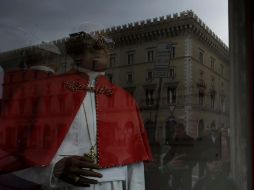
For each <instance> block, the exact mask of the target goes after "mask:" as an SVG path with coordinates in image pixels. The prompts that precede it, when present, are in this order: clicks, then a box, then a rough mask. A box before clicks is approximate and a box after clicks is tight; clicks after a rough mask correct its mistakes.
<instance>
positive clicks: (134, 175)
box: [15, 69, 145, 190]
mask: <svg viewBox="0 0 254 190" xmlns="http://www.w3.org/2000/svg"><path fill="white" fill-rule="evenodd" d="M79 70H80V71H84V72H86V73H87V74H88V75H89V81H90V82H89V85H91V86H94V82H95V78H96V77H97V76H98V75H99V74H102V73H99V72H92V71H88V70H84V69H79ZM89 134H90V135H89ZM95 143H96V109H95V95H94V93H93V92H87V95H86V97H85V98H84V100H83V103H82V105H81V106H80V108H79V111H78V113H77V115H76V117H75V119H74V121H73V123H72V125H71V127H70V129H69V132H68V133H67V135H66V137H65V138H64V140H63V142H62V144H61V146H60V148H59V149H58V151H57V153H56V155H55V157H54V158H53V160H52V162H51V164H50V165H49V166H47V167H43V168H29V169H26V170H22V171H18V172H15V175H17V176H19V177H21V178H23V179H26V180H28V181H33V182H35V183H39V184H42V185H43V189H61V190H65V189H69V190H144V189H145V179H144V165H143V162H140V163H134V164H130V165H127V166H122V167H114V168H109V169H102V170H99V171H98V172H99V173H101V174H102V175H103V177H102V178H96V180H98V181H99V183H98V184H95V185H91V186H90V187H75V186H73V185H70V184H67V183H65V182H64V181H62V180H60V179H58V178H55V177H54V176H53V168H54V165H55V163H56V162H57V161H59V160H60V159H62V158H63V157H64V156H66V155H80V156H82V155H83V154H84V153H88V152H89V150H90V147H91V145H94V144H95Z"/></svg>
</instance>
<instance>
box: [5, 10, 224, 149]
mask: <svg viewBox="0 0 254 190" xmlns="http://www.w3.org/2000/svg"><path fill="white" fill-rule="evenodd" d="M99 32H100V33H102V34H107V35H109V36H110V37H111V38H112V39H113V40H114V41H115V43H116V47H115V49H114V50H112V52H111V54H110V66H109V69H108V71H107V76H108V77H109V79H110V80H112V81H113V82H114V83H116V84H118V85H119V86H121V87H123V88H124V89H126V90H127V91H129V92H130V93H131V94H133V96H134V97H135V98H136V101H137V102H138V104H139V106H140V109H141V113H142V116H143V120H144V123H145V127H146V128H147V131H148V134H149V138H150V142H151V143H155V142H156V143H158V142H159V143H161V144H163V143H165V142H166V140H167V139H168V138H170V135H171V134H172V133H171V125H172V123H173V122H174V121H175V120H180V121H181V122H184V123H185V124H186V131H187V133H188V134H189V135H191V136H193V137H198V136H200V135H201V134H202V133H203V132H204V130H205V128H209V127H211V126H215V127H217V128H218V129H219V128H229V57H228V53H229V52H228V47H227V46H226V45H225V44H224V43H223V42H222V41H221V40H220V39H219V38H218V37H217V36H216V35H215V34H214V33H213V32H212V31H211V29H209V27H208V26H206V25H205V23H204V22H203V21H202V20H201V19H200V18H198V16H197V15H196V14H195V13H193V12H192V11H186V12H181V13H179V14H173V15H167V16H162V17H159V18H153V19H147V20H143V21H139V22H134V23H129V24H124V25H122V26H116V27H112V28H109V29H105V30H102V31H99ZM64 41H65V39H61V40H56V41H54V42H51V43H53V44H55V45H57V46H58V47H59V48H60V50H61V52H62V55H61V56H59V59H58V60H59V63H58V64H61V65H62V68H61V69H60V72H64V71H66V70H68V67H69V63H70V62H71V60H70V58H68V56H67V55H66V54H65V53H64V47H63V44H64ZM163 45H165V46H166V49H165V51H167V56H166V57H165V52H164V54H163V51H161V50H160V48H158V47H160V46H163ZM27 48H33V47H27ZM27 48H22V49H18V50H13V51H10V52H5V53H2V54H0V64H1V65H2V66H3V67H4V68H5V69H15V68H17V67H22V65H23V64H24V61H25V60H23V59H22V52H23V50H25V49H27ZM163 56H164V58H165V60H166V62H164V63H162V62H163V61H161V59H163ZM160 62H161V63H162V64H164V65H163V67H160V66H161V65H160V64H159V63H160ZM165 63H166V64H165ZM126 103H128V102H126Z"/></svg>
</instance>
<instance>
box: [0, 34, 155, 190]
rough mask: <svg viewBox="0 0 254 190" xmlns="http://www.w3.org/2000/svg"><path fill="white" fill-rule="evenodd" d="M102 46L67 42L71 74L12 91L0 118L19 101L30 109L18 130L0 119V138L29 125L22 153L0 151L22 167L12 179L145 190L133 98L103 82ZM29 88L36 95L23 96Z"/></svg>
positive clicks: (77, 38)
mask: <svg viewBox="0 0 254 190" xmlns="http://www.w3.org/2000/svg"><path fill="white" fill-rule="evenodd" d="M108 44H109V43H108V41H107V39H105V38H104V37H102V36H100V35H96V36H93V35H90V34H87V33H84V32H81V33H78V34H75V35H71V36H70V38H69V39H68V40H67V41H66V51H67V53H68V54H69V56H71V57H72V58H73V60H74V63H75V66H74V69H73V70H72V71H70V72H69V73H66V74H61V75H51V76H48V77H47V78H46V79H40V80H34V81H29V82H24V83H22V84H20V85H19V86H18V87H16V91H17V92H18V93H17V95H13V97H11V101H8V102H14V103H10V104H11V105H5V109H4V110H5V111H4V114H3V115H8V113H11V114H13V115H15V114H16V115H19V116H20V113H17V112H18V111H17V112H15V113H12V112H11V110H12V108H13V107H14V108H15V106H16V107H17V110H19V106H18V103H17V102H18V101H19V100H20V99H21V98H20V96H22V97H23V96H24V97H25V98H24V97H23V99H22V100H24V99H26V98H27V99H28V97H29V99H28V101H26V102H29V101H30V102H31V104H29V105H30V107H29V108H27V109H25V112H24V113H22V114H23V115H25V116H26V117H19V119H20V118H22V119H20V120H19V125H17V122H15V121H14V120H13V119H12V120H10V119H7V117H2V118H0V120H1V121H0V122H1V123H2V126H3V127H2V128H3V131H5V130H6V131H8V127H9V126H14V128H15V127H16V128H18V127H19V126H20V125H21V124H20V123H22V125H27V126H29V127H27V128H29V130H28V129H25V131H29V132H28V133H27V135H26V138H23V139H22V140H23V141H25V142H23V143H22V144H23V145H24V144H25V145H26V146H25V147H23V149H22V150H20V149H18V148H16V147H15V146H14V148H13V146H12V148H9V147H7V148H6V146H2V147H1V148H2V149H3V150H5V151H7V152H8V153H9V154H10V155H12V157H14V158H15V159H16V160H17V161H19V162H21V161H22V163H24V164H23V168H19V170H18V171H15V172H13V173H14V174H15V175H16V176H19V177H21V178H23V179H26V180H28V181H32V182H34V183H38V184H41V185H42V188H43V189H82V190H144V189H145V185H144V184H145V182H144V165H143V162H144V161H150V160H152V156H151V151H150V147H149V143H148V140H147V135H146V132H145V129H144V126H143V122H142V119H141V116H140V113H139V109H138V107H137V105H136V103H135V101H134V99H133V98H132V97H131V95H129V94H128V93H127V92H125V91H124V90H123V89H121V88H119V87H117V86H116V85H114V84H112V83H111V82H110V81H108V80H107V79H106V77H105V76H104V71H105V69H106V68H107V65H108V62H109V54H108ZM33 88H35V89H37V88H39V89H38V90H31V91H29V92H30V93H32V95H31V94H29V93H28V94H29V96H28V95H26V94H27V93H26V91H28V90H27V89H33ZM19 91H20V93H19ZM31 97H32V98H31ZM130 100H131V104H130ZM127 102H128V103H127ZM31 110H32V111H31ZM27 118H30V119H27ZM31 118H33V119H31ZM17 138H19V137H17ZM8 142H9V141H8V140H6V143H7V144H8ZM6 143H5V144H6ZM12 171H13V170H12Z"/></svg>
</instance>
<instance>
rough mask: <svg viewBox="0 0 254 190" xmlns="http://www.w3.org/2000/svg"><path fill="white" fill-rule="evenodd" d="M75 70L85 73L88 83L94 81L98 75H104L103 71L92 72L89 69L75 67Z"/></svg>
mask: <svg viewBox="0 0 254 190" xmlns="http://www.w3.org/2000/svg"><path fill="white" fill-rule="evenodd" d="M75 69H76V70H78V71H79V72H82V73H86V74H87V75H88V76H89V80H90V81H93V80H95V79H96V77H97V76H99V75H105V72H104V71H92V70H89V69H85V68H83V67H75Z"/></svg>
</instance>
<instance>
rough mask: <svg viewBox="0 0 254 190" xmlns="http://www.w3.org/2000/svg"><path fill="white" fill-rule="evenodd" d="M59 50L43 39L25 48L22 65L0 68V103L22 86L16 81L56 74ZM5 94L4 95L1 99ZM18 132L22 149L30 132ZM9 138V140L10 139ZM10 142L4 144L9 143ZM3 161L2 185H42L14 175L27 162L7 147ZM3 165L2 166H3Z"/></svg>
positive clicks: (32, 189) (19, 189) (29, 188)
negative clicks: (12, 67) (24, 139)
mask: <svg viewBox="0 0 254 190" xmlns="http://www.w3.org/2000/svg"><path fill="white" fill-rule="evenodd" d="M60 54H61V52H60V51H59V49H58V48H57V47H56V46H55V45H54V44H53V43H43V44H40V45H39V46H36V47H33V48H29V49H26V50H24V51H23V53H22V60H23V61H21V64H19V65H17V66H19V68H15V69H11V70H9V69H7V71H4V69H3V68H2V69H0V71H1V72H0V84H1V86H0V104H1V103H2V102H3V105H2V104H1V105H0V106H1V108H2V106H3V108H4V105H5V104H7V102H8V101H9V96H10V95H11V94H14V93H16V91H19V88H16V87H18V86H19V85H16V84H17V83H23V82H28V81H31V80H40V79H43V78H47V77H48V76H50V75H53V74H54V73H55V72H56V71H57V64H56V60H57V59H58V58H59V56H60ZM3 96H4V98H3V101H2V97H3ZM20 103H21V105H22V104H23V103H22V101H20ZM22 107H23V108H22V111H24V110H25V109H24V106H22ZM20 111H21V110H20ZM22 111H21V112H22ZM0 112H1V111H0ZM4 112H5V110H4V109H3V112H1V117H4V115H3V114H4ZM0 125H1V124H0ZM0 131H1V134H2V135H3V136H1V138H2V139H6V138H7V139H8V138H9V137H12V136H9V135H11V134H10V133H9V134H8V135H7V136H5V135H6V133H5V134H3V131H4V130H0ZM16 132H17V133H18V134H17V136H18V137H19V140H18V141H17V142H18V143H17V149H19V151H21V150H22V149H23V147H24V146H25V145H24V144H25V143H24V142H25V141H23V140H21V139H22V138H24V137H26V136H27V133H26V130H22V128H19V129H18V130H17V131H16ZM14 135H15V134H14ZM2 142H3V141H2ZM6 142H7V143H8V141H6ZM9 142H10V141H9ZM7 143H6V144H5V145H7ZM3 145H4V144H1V147H3ZM5 148H6V146H5ZM0 164H1V166H2V167H3V168H4V169H6V170H7V172H6V171H5V172H1V173H2V174H1V175H0V189H15V190H38V189H41V188H40V185H39V184H36V183H33V182H30V181H28V180H24V179H22V178H20V177H18V176H16V175H14V174H13V173H9V172H8V171H12V170H16V169H22V168H26V167H27V166H26V165H24V163H23V162H20V161H19V160H18V159H16V158H15V157H14V156H13V155H11V154H8V152H6V151H4V149H1V156H0ZM2 167H0V168H1V169H3V168H2Z"/></svg>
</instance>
